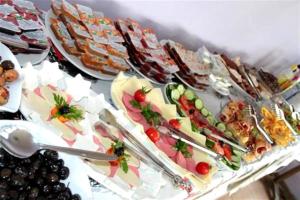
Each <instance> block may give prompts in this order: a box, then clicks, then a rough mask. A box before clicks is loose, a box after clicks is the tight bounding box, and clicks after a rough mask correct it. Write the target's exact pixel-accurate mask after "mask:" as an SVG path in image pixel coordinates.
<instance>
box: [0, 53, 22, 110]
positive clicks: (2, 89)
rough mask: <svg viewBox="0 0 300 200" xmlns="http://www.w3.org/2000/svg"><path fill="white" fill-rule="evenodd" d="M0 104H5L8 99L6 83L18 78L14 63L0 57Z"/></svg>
mask: <svg viewBox="0 0 300 200" xmlns="http://www.w3.org/2000/svg"><path fill="white" fill-rule="evenodd" d="M0 62H1V64H0V106H2V105H4V104H6V103H7V102H8V100H9V90H8V89H7V84H8V83H13V82H14V81H16V80H17V79H18V78H19V73H18V71H16V70H15V65H14V63H13V62H12V61H10V60H1V58H0Z"/></svg>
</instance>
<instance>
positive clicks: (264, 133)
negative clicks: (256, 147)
mask: <svg viewBox="0 0 300 200" xmlns="http://www.w3.org/2000/svg"><path fill="white" fill-rule="evenodd" d="M246 111H247V112H248V114H249V116H250V117H252V118H253V120H254V122H255V126H256V128H257V129H258V130H259V132H260V133H261V134H262V135H263V137H264V138H265V139H266V140H267V141H268V142H269V143H270V144H273V143H274V141H273V140H272V139H271V137H270V136H269V135H268V134H267V132H266V131H265V130H264V128H262V127H261V126H260V124H259V122H258V119H257V116H256V111H255V109H254V108H253V106H252V105H248V107H247V108H246Z"/></svg>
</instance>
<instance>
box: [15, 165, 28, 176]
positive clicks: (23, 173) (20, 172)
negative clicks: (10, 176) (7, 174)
mask: <svg viewBox="0 0 300 200" xmlns="http://www.w3.org/2000/svg"><path fill="white" fill-rule="evenodd" d="M14 171H15V174H18V175H20V176H21V177H23V178H25V177H27V176H28V171H27V169H26V168H25V167H16V168H15V170H14Z"/></svg>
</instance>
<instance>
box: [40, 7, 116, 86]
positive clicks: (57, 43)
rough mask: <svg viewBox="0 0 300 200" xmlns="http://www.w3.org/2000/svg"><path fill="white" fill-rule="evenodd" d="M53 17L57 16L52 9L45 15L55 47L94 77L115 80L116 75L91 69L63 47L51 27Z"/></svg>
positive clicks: (49, 34)
mask: <svg viewBox="0 0 300 200" xmlns="http://www.w3.org/2000/svg"><path fill="white" fill-rule="evenodd" d="M51 18H57V17H56V16H55V15H54V13H53V12H52V10H51V9H50V10H49V11H48V12H47V14H46V17H45V25H46V30H47V33H48V36H49V37H50V39H51V40H52V42H53V44H54V45H55V47H56V48H57V49H58V50H59V52H60V53H61V54H62V55H63V56H64V57H65V58H66V59H67V60H68V61H69V62H70V63H72V64H73V65H74V66H75V67H77V68H78V69H80V70H82V71H83V72H85V73H87V74H89V75H91V76H92V77H95V78H98V79H101V80H109V81H110V80H113V79H114V78H115V76H111V75H107V74H103V73H101V72H100V71H95V70H91V69H88V68H86V67H85V66H84V65H83V64H82V62H81V61H80V59H79V58H78V57H76V56H73V55H70V54H69V53H67V52H66V51H65V49H64V48H63V46H62V45H61V42H60V41H59V40H58V39H57V38H56V36H55V35H54V33H53V31H52V29H51V26H50V25H51V24H50V19H51Z"/></svg>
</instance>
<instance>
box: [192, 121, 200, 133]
mask: <svg viewBox="0 0 300 200" xmlns="http://www.w3.org/2000/svg"><path fill="white" fill-rule="evenodd" d="M191 126H192V131H194V132H198V131H199V129H198V127H197V126H196V124H194V123H193V122H191Z"/></svg>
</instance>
